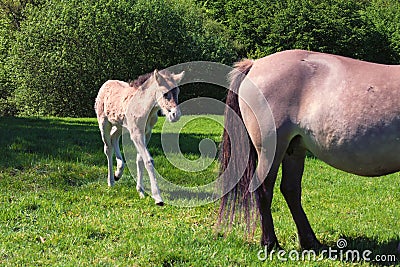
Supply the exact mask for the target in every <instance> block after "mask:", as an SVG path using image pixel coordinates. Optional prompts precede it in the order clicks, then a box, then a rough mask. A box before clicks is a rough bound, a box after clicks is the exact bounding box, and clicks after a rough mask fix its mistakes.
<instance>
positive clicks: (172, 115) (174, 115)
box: [165, 107, 181, 122]
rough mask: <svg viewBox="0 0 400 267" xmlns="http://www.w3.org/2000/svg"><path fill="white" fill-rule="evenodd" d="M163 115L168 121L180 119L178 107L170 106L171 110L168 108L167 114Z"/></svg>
mask: <svg viewBox="0 0 400 267" xmlns="http://www.w3.org/2000/svg"><path fill="white" fill-rule="evenodd" d="M165 116H166V117H167V119H168V120H169V121H170V122H176V121H178V120H179V119H180V117H181V110H180V109H179V108H178V107H176V108H172V109H171V110H169V111H168V112H167V114H165Z"/></svg>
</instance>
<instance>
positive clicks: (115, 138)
mask: <svg viewBox="0 0 400 267" xmlns="http://www.w3.org/2000/svg"><path fill="white" fill-rule="evenodd" d="M121 133H122V130H121V129H118V128H117V127H114V128H113V129H112V133H111V143H112V146H113V147H114V150H115V157H116V159H117V170H116V171H115V174H114V180H115V181H118V180H119V179H120V178H121V176H122V174H123V173H124V168H125V163H124V159H123V158H122V155H121V150H120V148H119V138H120V136H121Z"/></svg>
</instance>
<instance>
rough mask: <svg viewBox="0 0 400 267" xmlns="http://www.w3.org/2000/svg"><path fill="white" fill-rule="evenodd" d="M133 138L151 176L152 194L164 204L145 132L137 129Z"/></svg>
mask: <svg viewBox="0 0 400 267" xmlns="http://www.w3.org/2000/svg"><path fill="white" fill-rule="evenodd" d="M131 138H132V141H133V143H134V144H135V146H136V148H137V150H138V153H139V154H140V156H141V157H142V159H143V163H144V167H145V168H146V170H147V172H148V174H149V178H150V185H151V194H152V196H153V198H154V200H155V202H156V204H157V205H160V206H162V205H164V202H163V200H162V198H161V195H160V190H159V189H158V185H157V180H156V174H155V170H154V161H153V158H152V157H151V155H150V153H149V151H148V150H147V148H146V144H145V138H144V135H143V134H140V133H138V132H137V131H136V132H135V131H131Z"/></svg>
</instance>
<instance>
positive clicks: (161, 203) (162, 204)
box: [156, 201, 164, 207]
mask: <svg viewBox="0 0 400 267" xmlns="http://www.w3.org/2000/svg"><path fill="white" fill-rule="evenodd" d="M156 205H157V206H160V207H162V206H164V202H162V201H161V202H156Z"/></svg>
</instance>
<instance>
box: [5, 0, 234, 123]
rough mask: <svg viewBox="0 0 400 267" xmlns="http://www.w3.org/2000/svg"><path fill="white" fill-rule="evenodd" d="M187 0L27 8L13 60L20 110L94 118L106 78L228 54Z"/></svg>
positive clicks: (104, 1) (49, 4) (226, 57)
mask: <svg viewBox="0 0 400 267" xmlns="http://www.w3.org/2000/svg"><path fill="white" fill-rule="evenodd" d="M194 7H195V6H194V5H193V3H191V2H190V1H181V0H174V1H172V0H171V1H166V0H153V1H146V0H138V1H135V2H133V1H128V0H119V1H110V0H100V1H48V2H47V3H46V4H44V5H43V6H41V7H33V6H31V7H30V8H28V9H27V10H26V14H27V18H26V19H25V20H24V22H23V23H22V24H21V29H20V31H19V32H17V34H16V37H17V38H16V42H15V44H14V46H13V49H12V52H11V54H12V56H11V60H12V65H13V66H14V72H15V75H16V80H15V84H16V88H17V89H16V90H15V104H16V106H17V108H18V110H19V114H21V115H33V114H39V115H57V116H91V115H93V108H92V107H93V102H94V99H95V97H96V94H97V91H98V89H99V88H100V86H101V84H102V83H103V82H105V81H106V80H107V79H121V80H128V79H134V78H135V77H137V76H138V75H140V74H143V73H146V72H150V71H152V70H154V69H155V68H164V67H168V66H170V65H174V64H177V63H180V62H186V61H191V60H212V61H224V60H230V58H232V49H230V48H229V45H228V41H227V40H226V39H223V38H220V37H218V36H216V35H214V34H212V33H210V32H209V31H208V30H207V29H206V27H205V26H204V25H205V24H206V22H207V21H206V19H205V18H203V17H202V15H201V12H197V11H198V10H196V8H194Z"/></svg>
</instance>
